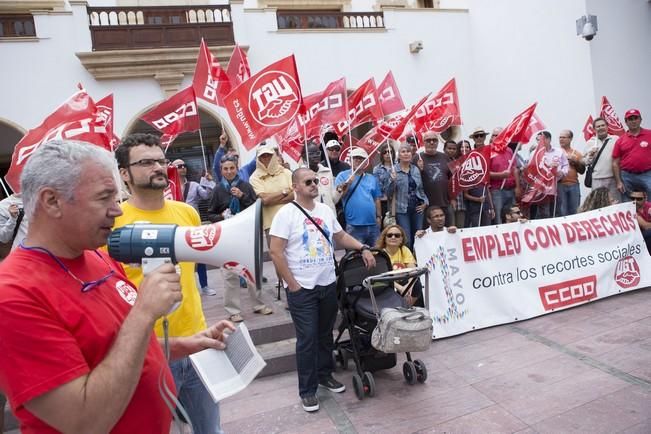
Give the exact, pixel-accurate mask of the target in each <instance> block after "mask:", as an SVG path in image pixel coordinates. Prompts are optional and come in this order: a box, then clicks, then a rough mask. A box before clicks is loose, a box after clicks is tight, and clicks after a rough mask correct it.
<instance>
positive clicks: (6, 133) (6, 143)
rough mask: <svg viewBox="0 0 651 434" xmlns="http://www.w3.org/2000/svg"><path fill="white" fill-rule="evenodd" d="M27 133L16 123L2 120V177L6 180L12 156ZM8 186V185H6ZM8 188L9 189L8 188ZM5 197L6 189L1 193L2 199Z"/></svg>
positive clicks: (0, 138) (0, 159)
mask: <svg viewBox="0 0 651 434" xmlns="http://www.w3.org/2000/svg"><path fill="white" fill-rule="evenodd" d="M26 132H27V131H26V130H25V129H23V128H21V127H20V126H18V125H16V124H15V123H13V122H11V121H8V120H6V119H2V118H0V176H2V177H3V178H4V176H5V175H6V173H7V171H8V170H9V166H10V165H11V154H13V152H14V147H15V146H16V144H17V143H18V142H19V141H20V139H22V138H23V136H24V135H25V133H26ZM5 185H6V184H5ZM7 188H9V187H8V186H7ZM4 197H5V192H4V189H2V190H1V192H0V198H4Z"/></svg>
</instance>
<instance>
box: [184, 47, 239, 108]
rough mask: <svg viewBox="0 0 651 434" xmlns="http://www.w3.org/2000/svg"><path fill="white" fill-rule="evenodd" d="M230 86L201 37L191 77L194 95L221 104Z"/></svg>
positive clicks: (224, 73)
mask: <svg viewBox="0 0 651 434" xmlns="http://www.w3.org/2000/svg"><path fill="white" fill-rule="evenodd" d="M231 87H232V84H231V82H230V81H229V79H228V76H227V75H226V72H225V71H224V70H223V69H222V67H221V65H220V64H219V61H218V60H217V59H215V58H214V57H213V55H212V53H211V52H210V50H209V49H208V45H206V43H205V42H204V40H203V38H201V46H200V47H199V56H198V57H197V65H196V66H195V67H194V77H193V78H192V88H193V89H194V93H195V95H196V97H197V98H201V99H203V100H204V101H208V102H209V103H212V104H216V105H219V106H223V105H224V103H223V101H222V99H223V96H225V95H227V94H228V93H230V91H231Z"/></svg>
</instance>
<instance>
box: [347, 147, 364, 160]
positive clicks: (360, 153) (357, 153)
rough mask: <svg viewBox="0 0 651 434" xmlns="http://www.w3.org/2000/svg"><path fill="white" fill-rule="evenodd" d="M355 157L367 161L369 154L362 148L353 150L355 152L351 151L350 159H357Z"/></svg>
mask: <svg viewBox="0 0 651 434" xmlns="http://www.w3.org/2000/svg"><path fill="white" fill-rule="evenodd" d="M355 157H361V158H363V159H367V158H368V154H367V153H366V151H365V150H364V149H362V148H353V150H352V151H350V158H355Z"/></svg>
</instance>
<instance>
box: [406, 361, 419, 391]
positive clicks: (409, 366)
mask: <svg viewBox="0 0 651 434" xmlns="http://www.w3.org/2000/svg"><path fill="white" fill-rule="evenodd" d="M402 375H404V377H405V381H406V382H407V384H409V385H410V386H411V385H413V384H416V377H417V375H418V373H417V372H416V366H414V362H410V361H406V362H405V363H403V364H402Z"/></svg>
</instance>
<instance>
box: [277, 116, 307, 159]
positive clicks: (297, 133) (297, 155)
mask: <svg viewBox="0 0 651 434" xmlns="http://www.w3.org/2000/svg"><path fill="white" fill-rule="evenodd" d="M296 119H297V118H294V120H293V121H292V122H291V123H290V125H289V127H288V128H287V129H286V130H285V131H283V132H282V134H277V135H276V141H277V142H278V144H279V145H280V149H281V150H282V152H283V153H285V154H286V155H287V156H288V157H289V158H291V159H292V160H294V161H296V162H297V163H298V162H299V161H300V160H301V152H303V147H304V146H305V137H303V132H302V131H301V130H300V129H299V127H298V121H297V120H296Z"/></svg>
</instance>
